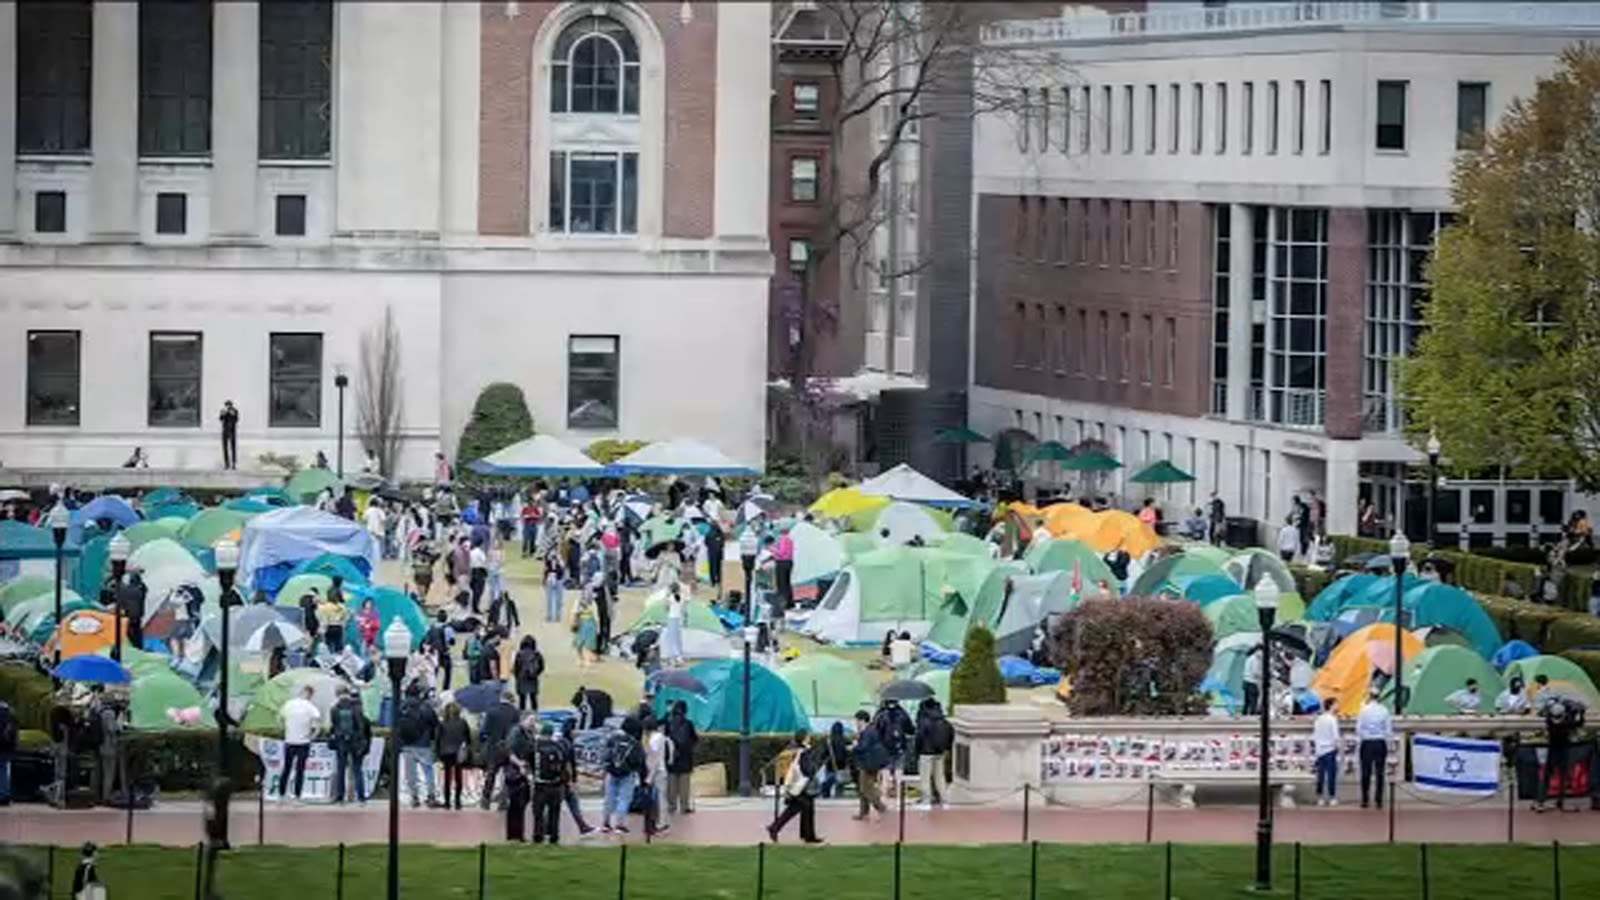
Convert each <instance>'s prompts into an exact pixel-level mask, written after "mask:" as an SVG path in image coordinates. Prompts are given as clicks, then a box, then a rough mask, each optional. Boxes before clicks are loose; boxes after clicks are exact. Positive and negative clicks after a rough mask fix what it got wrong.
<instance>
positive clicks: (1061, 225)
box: [1055, 197, 1072, 266]
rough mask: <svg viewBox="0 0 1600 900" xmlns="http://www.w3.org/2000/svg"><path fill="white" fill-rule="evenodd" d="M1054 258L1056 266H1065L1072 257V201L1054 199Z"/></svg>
mask: <svg viewBox="0 0 1600 900" xmlns="http://www.w3.org/2000/svg"><path fill="white" fill-rule="evenodd" d="M1056 223H1057V229H1058V233H1057V234H1056V242H1055V244H1056V253H1057V254H1058V256H1057V257H1056V264H1057V265H1063V266H1064V265H1066V264H1067V262H1068V261H1069V260H1070V258H1071V256H1072V237H1071V235H1072V201H1070V200H1068V199H1067V198H1065V197H1058V198H1056Z"/></svg>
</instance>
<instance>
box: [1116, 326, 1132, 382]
mask: <svg viewBox="0 0 1600 900" xmlns="http://www.w3.org/2000/svg"><path fill="white" fill-rule="evenodd" d="M1118 318H1119V319H1120V320H1121V322H1120V324H1121V325H1122V330H1121V331H1120V332H1119V333H1118V336H1119V339H1118V341H1117V380H1118V381H1121V382H1123V383H1124V384H1126V383H1127V381H1128V378H1129V376H1130V375H1131V374H1132V372H1131V371H1130V370H1131V369H1132V368H1133V317H1132V316H1130V315H1128V314H1127V313H1122V314H1120V315H1119V316H1118Z"/></svg>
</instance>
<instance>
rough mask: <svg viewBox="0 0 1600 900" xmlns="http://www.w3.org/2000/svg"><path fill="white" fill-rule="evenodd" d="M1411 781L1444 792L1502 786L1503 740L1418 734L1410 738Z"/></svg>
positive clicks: (1475, 792) (1485, 791) (1489, 790)
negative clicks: (1501, 754)
mask: <svg viewBox="0 0 1600 900" xmlns="http://www.w3.org/2000/svg"><path fill="white" fill-rule="evenodd" d="M1411 783H1412V784H1414V785H1415V786H1416V787H1418V788H1419V789H1422V790H1429V791H1438V792H1440V793H1445V794H1469V795H1476V796H1480V797H1481V796H1488V795H1490V794H1493V793H1495V792H1496V791H1498V790H1500V742H1499V741H1479V740H1473V739H1471V738H1457V737H1440V736H1438V735H1432V734H1419V735H1416V736H1414V737H1413V738H1412V739H1411Z"/></svg>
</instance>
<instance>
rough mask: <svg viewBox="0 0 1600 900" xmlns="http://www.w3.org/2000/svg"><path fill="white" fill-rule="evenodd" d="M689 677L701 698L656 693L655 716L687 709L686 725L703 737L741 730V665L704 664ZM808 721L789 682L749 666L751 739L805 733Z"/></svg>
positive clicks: (721, 661) (762, 668)
mask: <svg viewBox="0 0 1600 900" xmlns="http://www.w3.org/2000/svg"><path fill="white" fill-rule="evenodd" d="M689 674H690V675H691V676H693V677H694V678H696V679H698V680H699V681H700V683H701V684H703V685H705V693H704V694H691V693H688V692H686V691H683V690H680V689H678V688H674V687H670V686H667V687H663V688H662V689H661V690H660V692H659V693H657V694H656V700H655V711H656V715H657V716H660V717H665V716H666V713H667V711H668V710H670V709H671V708H672V704H673V703H675V702H676V701H679V700H682V701H684V702H685V703H686V704H687V705H688V707H689V721H691V722H693V723H694V727H695V728H696V729H698V730H699V731H700V732H701V733H705V732H712V731H721V732H738V731H739V730H740V727H739V726H740V722H741V712H742V704H743V699H744V675H745V668H744V662H743V661H742V660H730V659H718V660H707V661H705V662H702V663H699V664H697V665H694V666H692V667H690V669H689ZM810 726H811V721H810V717H809V716H808V715H806V710H805V707H803V706H801V705H800V700H799V699H798V698H796V697H795V695H794V691H793V690H791V689H790V688H789V684H788V682H786V681H784V680H783V679H782V678H779V677H778V676H777V674H776V673H774V672H773V671H772V670H771V669H768V668H767V667H765V666H763V665H760V664H759V663H751V664H750V730H751V732H752V733H755V734H785V735H788V734H794V733H795V732H796V731H798V730H801V729H809V728H810Z"/></svg>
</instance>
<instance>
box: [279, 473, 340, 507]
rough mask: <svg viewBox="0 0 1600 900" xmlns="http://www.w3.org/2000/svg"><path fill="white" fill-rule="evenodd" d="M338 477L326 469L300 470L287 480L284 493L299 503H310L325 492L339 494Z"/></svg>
mask: <svg viewBox="0 0 1600 900" xmlns="http://www.w3.org/2000/svg"><path fill="white" fill-rule="evenodd" d="M340 489H341V486H340V484H339V476H337V475H335V474H333V472H331V471H329V470H327V469H301V470H300V471H298V472H296V473H294V475H293V476H291V477H290V478H289V483H288V484H287V485H285V486H284V489H283V490H284V493H286V494H288V495H289V496H290V497H292V498H294V499H295V500H296V501H298V502H300V503H310V502H312V501H314V500H316V499H317V495H318V494H321V493H322V492H323V491H325V490H331V491H333V492H334V493H335V494H338V493H339V492H340Z"/></svg>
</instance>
